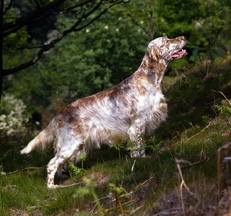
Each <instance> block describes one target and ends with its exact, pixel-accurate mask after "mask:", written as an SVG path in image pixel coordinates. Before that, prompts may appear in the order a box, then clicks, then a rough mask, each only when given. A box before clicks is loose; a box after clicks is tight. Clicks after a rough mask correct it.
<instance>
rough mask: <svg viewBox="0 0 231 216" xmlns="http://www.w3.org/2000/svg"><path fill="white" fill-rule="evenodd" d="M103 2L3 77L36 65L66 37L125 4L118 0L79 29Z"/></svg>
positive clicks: (5, 70)
mask: <svg viewBox="0 0 231 216" xmlns="http://www.w3.org/2000/svg"><path fill="white" fill-rule="evenodd" d="M102 2H103V0H101V1H100V2H99V3H98V4H97V5H95V6H94V7H93V8H92V9H91V10H90V11H88V12H87V13H86V14H84V15H83V16H82V17H81V18H79V19H78V20H77V21H76V22H75V23H74V24H73V25H72V27H71V28H69V29H67V30H65V31H64V32H62V34H60V35H59V36H58V37H57V38H55V39H53V40H52V41H50V42H49V44H45V45H43V46H42V47H41V48H40V50H39V51H38V52H37V54H36V55H35V56H34V57H33V58H32V59H31V60H29V61H27V62H25V63H23V64H21V65H19V66H16V67H14V68H11V69H4V70H3V76H7V75H10V74H14V73H17V72H18V71H20V70H23V69H26V68H28V67H30V66H32V65H34V64H35V63H36V62H37V61H38V60H39V59H40V58H41V57H42V55H43V54H44V52H46V51H48V50H50V49H52V48H53V47H54V46H55V44H56V43H58V42H59V41H61V40H62V39H63V38H64V37H65V36H66V35H68V34H69V33H71V32H75V31H80V30H82V29H84V28H86V27H87V26H89V25H90V24H91V23H93V22H94V21H95V20H97V19H98V18H100V17H101V16H102V15H103V14H104V13H106V12H107V11H108V10H109V9H110V8H111V7H112V6H114V5H116V4H119V3H122V2H124V1H123V0H116V1H114V2H112V3H110V4H109V5H108V6H107V7H106V8H105V9H104V10H102V11H101V12H100V13H99V14H98V15H97V16H95V17H94V18H92V19H91V20H90V21H88V22H87V23H85V24H84V25H82V26H80V27H79V28H77V27H78V26H79V25H80V24H81V22H82V21H83V19H86V18H87V17H89V15H91V14H92V13H93V12H94V11H96V10H98V9H99V7H100V5H101V4H102Z"/></svg>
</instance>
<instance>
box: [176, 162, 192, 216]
mask: <svg viewBox="0 0 231 216" xmlns="http://www.w3.org/2000/svg"><path fill="white" fill-rule="evenodd" d="M175 161H176V166H177V169H178V173H179V175H180V179H181V183H180V201H181V208H182V212H183V215H185V206H184V200H183V187H185V188H186V190H187V191H188V192H189V193H190V194H191V195H194V194H193V193H192V192H191V191H190V190H189V188H188V186H187V185H186V183H185V180H184V177H183V174H182V171H181V165H180V164H181V163H186V164H191V163H190V162H189V161H186V160H178V159H177V158H175Z"/></svg>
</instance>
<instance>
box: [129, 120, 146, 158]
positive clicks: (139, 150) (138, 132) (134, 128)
mask: <svg viewBox="0 0 231 216" xmlns="http://www.w3.org/2000/svg"><path fill="white" fill-rule="evenodd" d="M144 132H145V126H144V125H142V124H141V122H140V121H135V122H134V124H132V125H131V127H130V128H129V130H128V135H129V138H130V143H129V145H128V148H129V149H130V150H131V154H130V155H131V157H133V158H137V157H138V158H141V157H145V150H144V148H143V146H142V143H143V138H142V136H143V134H144Z"/></svg>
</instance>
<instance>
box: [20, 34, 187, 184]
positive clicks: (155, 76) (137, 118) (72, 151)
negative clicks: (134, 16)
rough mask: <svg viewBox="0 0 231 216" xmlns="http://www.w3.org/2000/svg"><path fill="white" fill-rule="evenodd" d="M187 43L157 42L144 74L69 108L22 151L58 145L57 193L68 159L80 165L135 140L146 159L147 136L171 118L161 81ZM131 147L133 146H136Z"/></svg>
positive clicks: (136, 153) (54, 165) (50, 170)
mask: <svg viewBox="0 0 231 216" xmlns="http://www.w3.org/2000/svg"><path fill="white" fill-rule="evenodd" d="M185 44H186V41H185V38H184V37H183V36H182V37H178V38H175V39H168V38H167V37H161V38H157V39H155V40H153V41H151V42H150V43H149V45H148V48H147V52H146V54H145V56H144V58H143V61H142V62H141V65H140V67H139V68H138V70H137V71H136V72H135V73H134V74H133V75H131V76H130V77H128V78H127V79H125V80H124V81H122V82H121V83H120V84H118V85H116V86H114V87H112V88H110V89H108V90H105V91H102V92H99V93H97V94H94V95H91V96H88V97H85V98H82V99H78V100H76V101H74V102H73V103H71V104H70V105H68V106H67V107H66V108H65V109H63V110H62V111H61V112H60V113H59V114H58V115H57V116H56V117H54V119H53V120H52V121H51V122H50V124H49V125H48V126H47V128H45V129H44V130H43V131H42V132H41V133H40V134H39V135H38V136H37V137H35V138H34V139H33V140H32V141H31V142H30V143H29V144H28V145H27V146H26V147H25V148H24V149H23V150H22V151H21V153H22V154H27V153H29V152H30V151H32V150H33V149H34V148H36V147H38V148H45V147H46V146H47V145H49V144H51V143H53V144H54V148H55V151H56V154H55V157H54V158H53V159H51V161H50V162H49V163H48V165H47V175H48V177H47V187H48V188H55V187H57V186H56V185H54V175H55V173H56V171H57V170H58V169H61V167H62V164H64V163H65V161H66V160H67V159H69V160H78V157H79V156H80V155H81V154H82V153H83V152H88V151H89V150H91V149H93V148H99V147H100V145H101V144H102V143H105V144H108V145H110V144H113V143H114V142H115V141H116V140H124V139H127V137H129V138H130V141H131V142H130V143H132V145H133V146H132V149H133V150H132V152H131V156H132V157H142V156H144V151H143V150H141V149H140V147H141V143H142V138H141V137H143V135H151V134H152V133H153V132H154V131H155V129H156V128H157V127H158V126H159V125H160V123H161V122H163V121H165V120H166V118H167V104H166V102H165V98H164V95H163V93H162V90H161V82H162V79H163V76H164V73H165V71H166V68H167V66H168V63H169V62H170V61H171V60H173V59H176V58H182V57H183V56H185V55H186V52H185V51H184V52H183V53H181V54H175V55H174V53H176V52H178V51H180V50H181V49H182V47H183V46H184V45H185ZM130 147H131V146H130Z"/></svg>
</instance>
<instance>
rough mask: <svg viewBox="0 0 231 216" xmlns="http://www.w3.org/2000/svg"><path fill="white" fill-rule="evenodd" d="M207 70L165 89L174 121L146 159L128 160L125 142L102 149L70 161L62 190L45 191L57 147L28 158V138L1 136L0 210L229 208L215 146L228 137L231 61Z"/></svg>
mask: <svg viewBox="0 0 231 216" xmlns="http://www.w3.org/2000/svg"><path fill="white" fill-rule="evenodd" d="M201 64H205V62H203V63H201ZM203 67H204V66H203V65H198V66H197V67H196V68H194V70H191V71H188V72H186V74H184V76H182V77H178V78H179V79H178V80H175V79H174V82H172V83H173V84H172V86H168V88H165V89H166V96H167V97H168V98H169V102H168V104H169V118H168V120H167V122H165V123H163V124H162V125H161V127H160V128H158V130H157V131H156V132H155V134H154V135H153V136H152V137H150V138H149V139H146V140H145V146H146V152H147V155H148V156H147V157H146V158H140V159H132V158H129V157H128V156H127V154H126V152H125V148H124V145H122V143H118V144H117V145H115V146H113V147H112V148H108V147H103V148H102V149H101V150H96V151H93V152H92V153H90V154H89V155H87V156H86V155H84V156H83V158H81V160H80V163H78V164H77V166H75V165H74V164H72V163H69V178H64V179H62V178H60V177H58V176H57V178H56V181H57V182H58V183H59V184H60V185H61V186H62V187H60V188H57V189H55V190H48V189H47V188H46V167H45V165H46V164H47V163H48V161H49V160H50V159H51V158H52V157H53V150H52V149H48V150H46V151H45V152H41V151H35V152H32V153H31V154H29V155H26V156H24V155H20V153H19V152H20V149H21V148H22V146H24V145H26V143H27V141H29V139H30V138H31V137H26V138H23V137H22V135H20V136H14V137H12V138H9V137H8V138H6V137H1V138H2V140H1V142H2V143H1V149H0V151H1V154H0V155H1V156H0V165H1V166H0V212H1V215H224V214H226V213H228V212H229V211H230V205H229V202H228V201H227V200H229V197H230V195H229V190H228V188H229V187H228V185H226V187H223V188H222V194H219V191H218V182H217V175H218V170H217V150H218V149H219V148H220V147H221V146H223V145H224V143H227V142H229V141H230V139H231V127H230V124H231V117H230V116H231V102H230V98H231V93H230V92H231V91H230V87H231V82H230V63H229V64H228V65H224V66H223V68H218V66H217V65H216V62H215V63H213V65H212V66H211V67H209V68H210V70H209V71H208V70H205V69H203ZM206 68H208V67H206ZM218 69H219V73H217V71H218ZM169 83H170V82H168V84H169ZM18 137H20V139H19V138H18ZM229 153H230V151H229V150H227V151H226V154H227V155H229Z"/></svg>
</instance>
